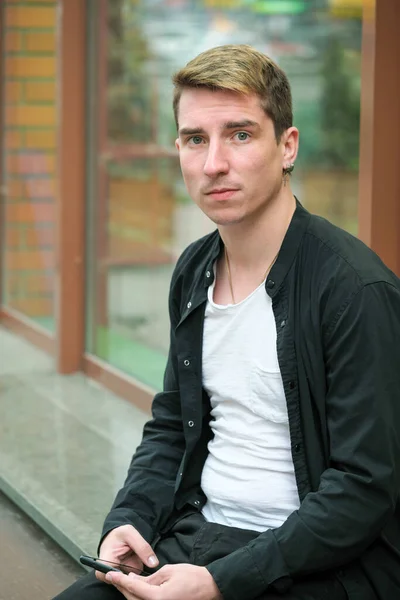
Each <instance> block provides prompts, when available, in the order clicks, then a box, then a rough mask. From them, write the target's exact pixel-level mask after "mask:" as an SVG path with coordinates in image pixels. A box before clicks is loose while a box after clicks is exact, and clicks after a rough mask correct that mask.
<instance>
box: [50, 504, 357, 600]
mask: <svg viewBox="0 0 400 600" xmlns="http://www.w3.org/2000/svg"><path fill="white" fill-rule="evenodd" d="M257 535H259V533H257V532H254V531H248V530H244V529H237V528H236V527H225V526H224V525H217V524H216V523H207V522H206V521H205V520H204V518H203V517H202V515H200V514H198V513H196V514H193V513H190V514H188V515H186V516H185V517H183V518H182V519H180V520H179V521H178V522H177V523H175V525H174V526H173V527H172V528H171V530H170V531H169V532H168V534H167V535H166V536H164V537H162V538H161V539H160V540H159V541H158V543H157V544H156V545H155V552H156V554H157V557H158V559H159V561H160V567H162V566H163V565H165V564H176V563H191V564H194V565H200V566H205V565H207V564H209V563H210V562H212V561H214V560H216V559H218V558H221V557H223V556H226V555H227V554H229V553H230V552H233V551H235V550H237V549H238V548H240V547H242V546H244V545H246V544H247V543H248V542H250V541H251V540H252V539H254V537H256V536H257ZM122 599H123V596H122V595H121V594H120V592H119V591H118V590H117V589H116V588H115V587H114V586H112V585H108V584H106V583H102V582H101V581H98V580H97V579H96V578H95V576H94V573H89V575H85V576H84V577H81V578H80V579H78V581H76V582H75V583H74V584H73V585H72V586H71V587H69V588H68V589H67V590H65V591H64V592H62V593H61V594H59V595H58V596H57V597H56V598H55V599H54V600H122ZM264 599H265V600H347V594H346V592H345V590H344V588H343V586H342V584H341V583H340V582H339V581H338V580H337V579H336V578H335V576H334V575H331V574H322V575H321V574H320V575H318V576H312V577H308V578H307V579H303V580H301V581H296V582H295V583H294V585H293V586H292V588H291V589H290V591H288V592H287V593H286V594H283V595H282V594H278V593H276V592H274V591H272V590H271V591H267V592H266V593H265V594H264V595H263V596H262V597H261V598H259V600H264ZM243 600H248V599H247V598H243Z"/></svg>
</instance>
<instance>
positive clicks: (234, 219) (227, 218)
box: [207, 214, 245, 226]
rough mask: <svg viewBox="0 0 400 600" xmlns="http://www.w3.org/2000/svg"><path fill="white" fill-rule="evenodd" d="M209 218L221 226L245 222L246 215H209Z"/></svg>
mask: <svg viewBox="0 0 400 600" xmlns="http://www.w3.org/2000/svg"><path fill="white" fill-rule="evenodd" d="M207 216H208V218H209V219H211V221H212V222H213V223H215V224H216V225H221V226H224V225H226V226H229V225H237V224H238V223H243V221H244V220H245V217H244V216H243V215H215V214H213V215H210V214H208V215H207Z"/></svg>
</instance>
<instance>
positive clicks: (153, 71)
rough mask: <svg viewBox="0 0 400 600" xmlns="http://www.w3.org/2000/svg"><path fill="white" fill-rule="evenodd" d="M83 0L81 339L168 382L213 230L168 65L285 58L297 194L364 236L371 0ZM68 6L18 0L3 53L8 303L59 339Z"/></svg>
mask: <svg viewBox="0 0 400 600" xmlns="http://www.w3.org/2000/svg"><path fill="white" fill-rule="evenodd" d="M86 4H87V7H86V8H87V29H86V53H85V56H82V57H81V60H83V61H85V62H86V84H87V85H86V90H85V96H86V97H85V102H86V117H85V131H84V132H83V133H84V136H83V138H82V143H83V144H85V154H86V156H85V178H86V190H87V193H86V195H85V202H86V208H85V210H86V223H85V229H86V242H85V243H86V290H85V293H86V297H87V302H86V314H85V332H86V334H85V349H86V351H87V352H89V353H91V354H93V355H95V356H97V357H99V358H101V359H103V360H104V361H106V362H108V363H110V365H112V366H113V367H115V368H117V369H120V370H122V371H124V372H127V373H129V374H131V375H134V376H135V377H138V378H139V379H140V380H142V381H143V382H145V383H147V384H149V385H151V386H153V387H155V388H157V389H158V388H160V386H161V381H162V373H163V369H164V365H165V357H166V353H167V347H168V337H169V336H168V314H167V302H166V298H167V293H168V286H169V281H170V277H171V273H172V270H173V267H174V263H175V261H176V258H177V256H178V255H179V254H180V252H181V251H182V250H183V249H184V248H185V247H186V245H187V244H188V243H190V242H191V241H192V240H194V239H196V238H198V237H200V236H202V235H203V234H205V233H207V232H208V231H211V230H212V229H213V224H212V223H210V222H209V221H208V219H207V218H206V217H205V216H203V215H202V214H201V213H200V212H199V211H198V210H197V208H196V207H195V206H194V205H193V203H192V202H191V200H190V198H189V197H188V195H187V192H186V190H185V187H184V185H183V182H182V178H181V174H180V169H179V163H178V159H177V154H176V150H175V147H174V141H175V138H176V128H175V124H174V119H173V114H172V110H171V97H172V85H171V75H172V74H173V73H174V72H175V71H176V70H178V69H179V68H180V67H181V66H183V65H184V64H185V63H186V62H187V61H188V60H190V59H191V58H193V57H194V56H195V55H197V54H198V53H200V52H202V51H203V50H205V49H207V48H210V47H212V46H217V45H222V44H226V43H233V44H236V43H237V44H251V45H253V46H255V47H256V48H257V49H259V50H261V51H262V52H264V53H266V54H268V55H269V56H271V57H272V58H273V59H274V60H276V61H277V62H278V63H279V64H280V66H281V67H283V69H284V70H285V71H286V72H287V74H288V76H289V79H290V81H291V84H292V87H293V97H294V107H295V124H296V126H297V127H298V128H299V129H300V133H301V150H300V155H299V159H298V161H297V163H296V170H295V174H294V177H293V187H294V190H295V193H296V194H297V195H298V197H299V199H300V200H301V201H302V202H303V203H304V204H305V206H306V207H307V208H308V209H309V210H311V211H313V212H315V213H318V214H321V215H323V216H325V217H327V218H329V219H331V220H332V221H333V222H335V223H336V224H338V225H340V226H341V227H344V228H345V229H347V230H349V231H351V232H352V233H354V234H357V206H358V204H357V203H358V160H359V159H358V157H359V126H360V74H361V27H362V0H346V1H344V0H108V1H106V0H93V1H88V2H87V3H86ZM59 9H60V6H58V5H57V2H56V0H49V1H46V2H43V1H42V2H40V1H37V2H33V1H32V2H26V1H21V2H19V1H12V2H7V1H6V2H5V3H4V8H3V13H4V14H3V26H2V34H3V35H2V44H3V47H2V52H1V57H2V61H3V70H2V72H3V91H2V102H1V105H2V106H3V112H2V125H3V126H2V131H3V132H4V135H3V137H2V142H1V143H2V146H3V168H2V186H3V195H2V211H3V232H4V237H3V252H2V260H3V269H2V271H3V286H2V287H3V297H2V301H3V304H4V305H5V306H6V307H7V308H10V309H12V310H14V311H17V312H18V313H21V314H23V315H24V316H26V317H28V318H29V319H31V320H32V321H33V322H34V323H36V324H38V325H40V326H41V327H43V328H45V329H47V330H48V331H49V332H53V333H54V332H55V331H56V325H55V306H54V293H55V285H54V269H55V261H56V255H55V235H56V231H57V222H56V221H57V208H56V204H57V148H58V147H59V144H60V131H59V126H58V125H59V111H60V110H62V108H60V107H59V106H58V104H57V88H58V85H59V84H60V81H59V72H58V69H57V65H58V64H59V62H60V61H62V60H63V56H62V55H60V54H59V52H58V31H59V27H60V23H59V19H62V14H61V13H60V10H59ZM70 43H73V40H72V39H71V40H70ZM71 93H73V90H71ZM61 143H62V142H61ZM73 151H74V150H73V149H71V152H73ZM65 201H66V202H67V201H68V199H65ZM73 234H74V232H72V231H71V232H70V235H73Z"/></svg>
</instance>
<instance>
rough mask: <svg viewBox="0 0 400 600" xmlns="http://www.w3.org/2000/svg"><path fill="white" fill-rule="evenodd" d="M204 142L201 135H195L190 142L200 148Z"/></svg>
mask: <svg viewBox="0 0 400 600" xmlns="http://www.w3.org/2000/svg"><path fill="white" fill-rule="evenodd" d="M202 141H203V138H202V137H200V136H199V135H193V136H192V137H191V138H189V142H190V143H191V144H194V145H195V146H198V145H199V144H201V142H202Z"/></svg>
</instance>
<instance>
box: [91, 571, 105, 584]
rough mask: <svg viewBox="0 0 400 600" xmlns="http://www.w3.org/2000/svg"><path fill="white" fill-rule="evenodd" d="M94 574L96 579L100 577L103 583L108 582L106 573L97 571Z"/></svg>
mask: <svg viewBox="0 0 400 600" xmlns="http://www.w3.org/2000/svg"><path fill="white" fill-rule="evenodd" d="M94 574H95V576H96V579H98V580H99V581H102V582H103V583H108V581H107V579H106V576H105V575H104V573H101V572H100V571H95V572H94Z"/></svg>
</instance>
